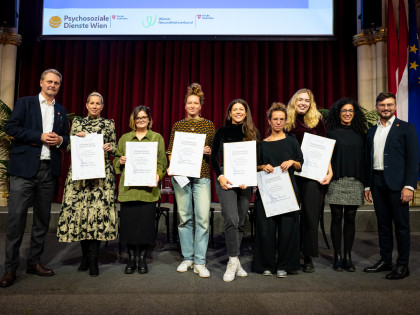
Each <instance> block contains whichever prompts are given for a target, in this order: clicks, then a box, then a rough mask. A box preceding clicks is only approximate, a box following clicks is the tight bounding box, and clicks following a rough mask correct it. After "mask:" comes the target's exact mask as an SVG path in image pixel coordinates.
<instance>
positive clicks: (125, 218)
mask: <svg viewBox="0 0 420 315" xmlns="http://www.w3.org/2000/svg"><path fill="white" fill-rule="evenodd" d="M152 123H153V121H152V116H151V115H150V108H149V107H146V106H137V107H136V108H135V109H134V111H133V112H132V113H131V116H130V128H131V129H133V130H132V131H131V132H128V133H126V134H124V135H122V137H121V138H120V140H119V141H118V147H117V152H116V153H115V158H114V167H115V172H116V173H117V174H122V175H121V179H120V185H119V194H118V201H119V202H120V203H121V212H120V242H121V243H124V244H126V245H127V251H128V258H129V260H128V264H127V266H126V267H125V273H126V274H132V273H134V272H135V270H136V268H137V266H138V271H139V273H147V272H148V269H147V263H146V255H147V248H148V246H149V244H153V243H154V242H155V240H156V231H155V211H156V210H155V207H156V201H157V200H158V199H159V196H160V187H159V181H160V180H161V179H162V178H163V176H164V174H165V172H166V168H167V159H166V154H165V142H164V140H163V138H162V136H161V135H160V134H159V133H157V132H153V131H152V130H151V128H152ZM127 142H157V143H158V148H157V174H156V184H155V185H154V186H124V178H125V164H126V162H127V157H126V143H127ZM137 248H138V250H139V261H138V264H137Z"/></svg>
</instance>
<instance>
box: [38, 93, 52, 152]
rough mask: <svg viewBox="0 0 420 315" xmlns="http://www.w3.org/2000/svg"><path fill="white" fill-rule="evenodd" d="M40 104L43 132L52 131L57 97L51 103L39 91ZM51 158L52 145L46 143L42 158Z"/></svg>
mask: <svg viewBox="0 0 420 315" xmlns="http://www.w3.org/2000/svg"><path fill="white" fill-rule="evenodd" d="M39 104H40V105H41V116H42V132H43V133H48V132H51V131H52V129H53V126H54V104H55V99H53V100H52V102H51V103H50V104H48V103H47V100H46V99H45V98H44V97H43V96H42V94H41V93H39ZM49 159H50V146H49V145H46V144H45V143H44V144H43V145H42V150H41V160H49Z"/></svg>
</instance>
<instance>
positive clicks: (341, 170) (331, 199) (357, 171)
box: [325, 98, 367, 271]
mask: <svg viewBox="0 0 420 315" xmlns="http://www.w3.org/2000/svg"><path fill="white" fill-rule="evenodd" d="M325 123H326V125H327V135H328V138H331V139H335V140H336V143H335V147H334V153H333V156H332V160H331V164H332V169H333V174H334V175H333V179H332V181H331V183H330V186H329V187H328V192H327V194H326V196H325V203H329V204H330V208H331V238H332V243H333V247H334V262H333V268H334V270H336V271H342V270H343V269H345V270H347V271H356V268H355V267H354V265H353V263H352V261H351V249H352V247H353V241H354V235H355V220H356V211H357V208H358V207H359V206H360V205H362V204H363V203H364V200H363V194H364V185H363V180H364V177H363V174H364V150H363V148H364V139H365V133H366V129H367V126H366V123H365V119H364V116H363V112H362V110H361V108H360V106H359V104H358V103H357V102H356V101H354V100H352V99H350V98H342V99H340V100H338V101H337V102H335V103H334V105H333V106H332V108H331V109H330V112H329V113H328V116H327V118H326V121H325ZM343 211H344V228H342V221H343ZM341 235H343V238H344V258H343V260H342V259H341V238H342V237H341Z"/></svg>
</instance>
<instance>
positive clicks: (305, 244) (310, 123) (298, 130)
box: [284, 89, 332, 272]
mask: <svg viewBox="0 0 420 315" xmlns="http://www.w3.org/2000/svg"><path fill="white" fill-rule="evenodd" d="M284 129H285V130H286V131H287V132H289V133H290V134H292V135H295V136H296V138H297V140H298V142H299V145H301V144H302V140H303V136H304V134H305V132H307V133H311V134H314V135H317V136H321V137H326V136H327V129H326V128H325V124H324V121H323V120H322V115H321V113H320V112H319V111H318V109H317V106H316V103H315V99H314V95H313V93H312V92H311V91H310V90H308V89H300V90H299V91H297V92H296V93H295V94H294V95H293V96H292V98H291V99H290V101H289V104H288V105H287V121H286V126H285V128H284ZM331 178H332V169H331V164H330V165H329V167H328V172H327V174H326V175H325V177H324V178H323V179H322V180H321V181H319V182H318V181H316V180H312V179H308V178H304V177H299V176H298V177H297V184H298V189H299V193H300V197H301V214H300V233H301V244H302V254H303V256H304V261H303V271H304V272H314V271H315V268H314V265H313V262H312V257H318V223H319V217H320V215H321V211H322V209H321V207H322V194H323V191H322V190H323V186H325V185H328V184H329V183H330V181H331Z"/></svg>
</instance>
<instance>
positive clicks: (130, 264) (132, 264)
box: [124, 246, 137, 275]
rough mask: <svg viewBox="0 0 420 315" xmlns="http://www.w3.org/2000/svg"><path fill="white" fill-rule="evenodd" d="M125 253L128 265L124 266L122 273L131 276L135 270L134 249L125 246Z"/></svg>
mask: <svg viewBox="0 0 420 315" xmlns="http://www.w3.org/2000/svg"><path fill="white" fill-rule="evenodd" d="M127 252H128V263H127V266H125V270H124V273H126V274H128V275H131V274H133V273H134V271H136V269H137V261H136V247H135V246H134V247H133V246H127Z"/></svg>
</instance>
